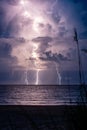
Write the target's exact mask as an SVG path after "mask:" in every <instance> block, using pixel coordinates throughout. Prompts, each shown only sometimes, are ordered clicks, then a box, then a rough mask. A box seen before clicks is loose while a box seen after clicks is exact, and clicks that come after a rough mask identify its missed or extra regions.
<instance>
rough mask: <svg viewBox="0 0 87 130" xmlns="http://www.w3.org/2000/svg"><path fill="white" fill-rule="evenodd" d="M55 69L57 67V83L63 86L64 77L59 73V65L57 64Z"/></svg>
mask: <svg viewBox="0 0 87 130" xmlns="http://www.w3.org/2000/svg"><path fill="white" fill-rule="evenodd" d="M55 67H56V72H57V83H58V84H59V85H61V79H62V77H61V75H60V73H59V70H58V65H57V63H55Z"/></svg>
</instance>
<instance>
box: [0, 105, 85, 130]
mask: <svg viewBox="0 0 87 130" xmlns="http://www.w3.org/2000/svg"><path fill="white" fill-rule="evenodd" d="M86 124H87V107H86V106H75V105H74V106H69V105H68V106H63V105H62V106H47V105H46V106H29V105H28V106H21V105H19V106H18V105H12V106H11V105H8V106H7V105H2V106H0V130H86V129H87V126H86ZM85 126H86V128H85Z"/></svg>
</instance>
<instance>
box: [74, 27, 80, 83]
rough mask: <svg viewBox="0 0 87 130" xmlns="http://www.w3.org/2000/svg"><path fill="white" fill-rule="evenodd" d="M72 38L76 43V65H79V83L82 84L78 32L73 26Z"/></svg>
mask: <svg viewBox="0 0 87 130" xmlns="http://www.w3.org/2000/svg"><path fill="white" fill-rule="evenodd" d="M74 40H75V41H76V44H77V53H78V65H79V83H80V85H82V68H81V56H80V47H79V42H78V34H77V30H76V28H74Z"/></svg>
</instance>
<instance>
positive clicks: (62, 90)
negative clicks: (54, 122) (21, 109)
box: [0, 85, 80, 105]
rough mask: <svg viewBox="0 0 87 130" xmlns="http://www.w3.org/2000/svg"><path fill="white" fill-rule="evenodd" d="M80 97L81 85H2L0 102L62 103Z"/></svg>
mask: <svg viewBox="0 0 87 130" xmlns="http://www.w3.org/2000/svg"><path fill="white" fill-rule="evenodd" d="M79 99H80V92H79V86H50V85H49V86H42V85H40V86H24V85H20V86H0V104H11V105H14V104H16V105H20V104H21V105H46V104H47V105H48V104H49V105H61V104H70V103H72V104H76V103H77V102H78V101H79Z"/></svg>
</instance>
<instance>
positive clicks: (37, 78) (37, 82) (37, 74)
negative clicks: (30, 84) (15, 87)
mask: <svg viewBox="0 0 87 130" xmlns="http://www.w3.org/2000/svg"><path fill="white" fill-rule="evenodd" d="M35 84H36V85H38V84H39V70H37V73H36V83H35Z"/></svg>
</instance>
